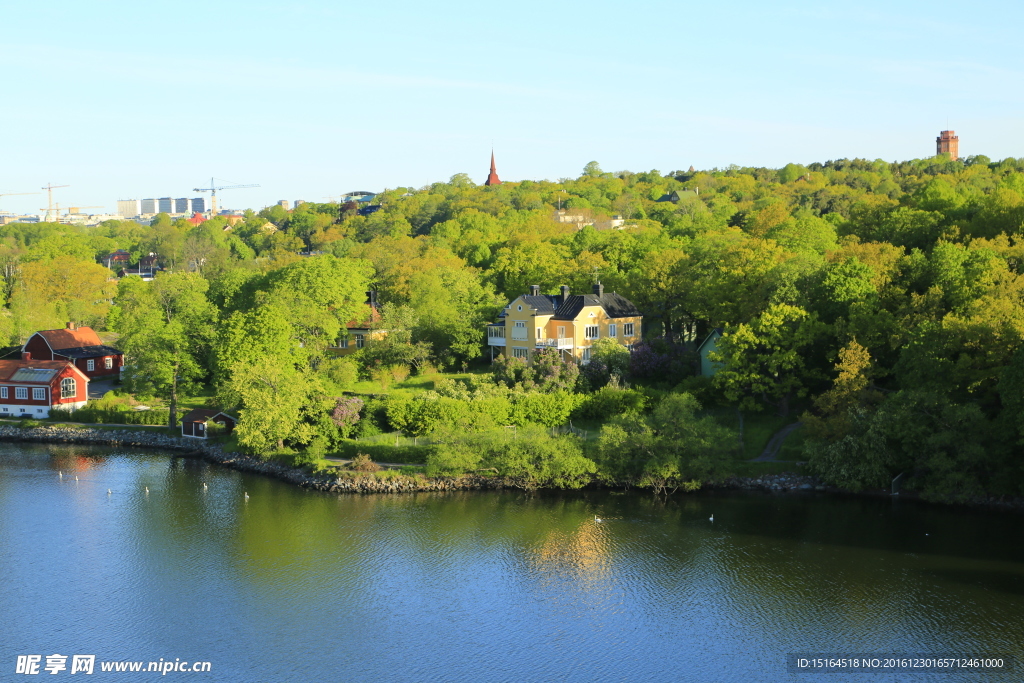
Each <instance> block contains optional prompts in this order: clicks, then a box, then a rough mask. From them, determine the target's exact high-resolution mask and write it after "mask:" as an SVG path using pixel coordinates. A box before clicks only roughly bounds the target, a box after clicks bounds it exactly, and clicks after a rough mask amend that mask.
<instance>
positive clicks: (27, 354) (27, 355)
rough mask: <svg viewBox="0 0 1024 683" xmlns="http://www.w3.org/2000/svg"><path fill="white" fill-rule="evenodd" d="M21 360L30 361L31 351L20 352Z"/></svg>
mask: <svg viewBox="0 0 1024 683" xmlns="http://www.w3.org/2000/svg"><path fill="white" fill-rule="evenodd" d="M21 359H22V360H32V352H31V351H22V352H21Z"/></svg>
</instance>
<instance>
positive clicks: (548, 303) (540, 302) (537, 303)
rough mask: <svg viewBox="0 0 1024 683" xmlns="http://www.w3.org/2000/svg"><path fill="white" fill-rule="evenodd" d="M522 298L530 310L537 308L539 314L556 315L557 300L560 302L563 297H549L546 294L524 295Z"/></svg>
mask: <svg viewBox="0 0 1024 683" xmlns="http://www.w3.org/2000/svg"><path fill="white" fill-rule="evenodd" d="M520 298H521V299H522V300H523V303H524V304H526V305H528V306H529V307H530V308H536V309H537V312H538V313H554V312H555V303H556V300H560V299H561V298H562V297H561V296H548V295H546V294H538V295H537V296H532V295H530V294H524V295H523V296H522V297H520Z"/></svg>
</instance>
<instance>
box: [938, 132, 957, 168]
mask: <svg viewBox="0 0 1024 683" xmlns="http://www.w3.org/2000/svg"><path fill="white" fill-rule="evenodd" d="M935 153H936V154H946V153H949V159H950V161H956V160H957V159H958V158H959V157H960V138H959V137H957V136H956V131H955V130H944V131H942V132H941V133H939V137H937V138H935Z"/></svg>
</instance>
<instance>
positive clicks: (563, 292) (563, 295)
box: [562, 285, 569, 301]
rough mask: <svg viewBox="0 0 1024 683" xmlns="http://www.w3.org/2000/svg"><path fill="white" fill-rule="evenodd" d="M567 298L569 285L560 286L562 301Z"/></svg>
mask: <svg viewBox="0 0 1024 683" xmlns="http://www.w3.org/2000/svg"><path fill="white" fill-rule="evenodd" d="M568 298H569V285H562V301H565V300H566V299H568Z"/></svg>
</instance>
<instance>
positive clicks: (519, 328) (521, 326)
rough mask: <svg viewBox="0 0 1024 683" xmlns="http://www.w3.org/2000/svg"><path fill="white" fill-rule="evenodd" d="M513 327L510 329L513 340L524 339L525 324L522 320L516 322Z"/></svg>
mask: <svg viewBox="0 0 1024 683" xmlns="http://www.w3.org/2000/svg"><path fill="white" fill-rule="evenodd" d="M515 323H516V324H515V326H514V327H513V328H512V338H513V339H526V322H525V321H523V320H516V321H515Z"/></svg>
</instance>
